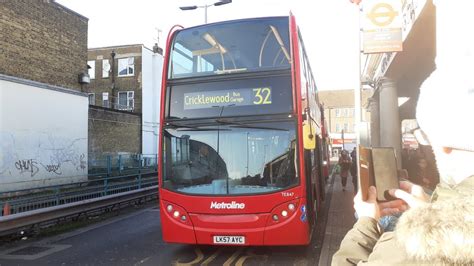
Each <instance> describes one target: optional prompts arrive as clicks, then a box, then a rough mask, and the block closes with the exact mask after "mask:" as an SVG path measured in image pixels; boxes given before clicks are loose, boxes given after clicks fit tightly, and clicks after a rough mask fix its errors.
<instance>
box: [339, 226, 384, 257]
mask: <svg viewBox="0 0 474 266" xmlns="http://www.w3.org/2000/svg"><path fill="white" fill-rule="evenodd" d="M381 235H382V232H380V231H379V228H378V226H377V221H376V220H375V219H374V218H371V217H361V218H360V219H359V220H358V221H357V222H356V223H355V224H354V227H353V228H352V229H351V230H350V231H349V232H347V234H346V236H345V237H344V239H343V240H342V242H341V246H340V248H339V250H338V251H337V252H336V253H335V254H334V255H333V257H332V262H331V265H356V264H357V263H359V262H360V261H367V260H368V258H369V255H370V253H372V250H373V249H374V246H375V244H376V243H377V241H378V240H379V238H380V236H381Z"/></svg>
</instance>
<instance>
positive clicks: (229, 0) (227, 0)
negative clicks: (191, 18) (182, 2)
mask: <svg viewBox="0 0 474 266" xmlns="http://www.w3.org/2000/svg"><path fill="white" fill-rule="evenodd" d="M230 3H232V0H219V1H218V2H215V3H214V4H207V5H202V6H196V5H194V6H180V7H179V9H181V10H183V11H186V10H194V9H198V8H204V23H205V24H207V8H208V7H210V6H222V5H225V4H230Z"/></svg>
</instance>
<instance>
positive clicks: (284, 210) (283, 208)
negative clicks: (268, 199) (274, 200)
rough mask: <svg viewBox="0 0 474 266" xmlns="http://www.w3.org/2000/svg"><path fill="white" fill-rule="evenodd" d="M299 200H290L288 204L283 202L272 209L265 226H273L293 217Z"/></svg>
mask: <svg viewBox="0 0 474 266" xmlns="http://www.w3.org/2000/svg"><path fill="white" fill-rule="evenodd" d="M298 202H299V200H298V199H296V200H292V201H289V202H285V203H283V204H280V205H278V206H276V207H275V208H273V210H272V212H271V214H270V216H271V219H269V220H268V222H267V226H269V225H273V224H276V223H281V222H284V221H286V220H287V219H290V218H291V217H294V216H295V214H296V211H297V208H298Z"/></svg>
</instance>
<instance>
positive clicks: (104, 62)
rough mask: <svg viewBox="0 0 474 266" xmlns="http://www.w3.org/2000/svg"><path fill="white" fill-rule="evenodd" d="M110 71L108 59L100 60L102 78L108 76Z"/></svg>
mask: <svg viewBox="0 0 474 266" xmlns="http://www.w3.org/2000/svg"><path fill="white" fill-rule="evenodd" d="M109 73H110V62H109V59H104V60H102V78H108V77H109Z"/></svg>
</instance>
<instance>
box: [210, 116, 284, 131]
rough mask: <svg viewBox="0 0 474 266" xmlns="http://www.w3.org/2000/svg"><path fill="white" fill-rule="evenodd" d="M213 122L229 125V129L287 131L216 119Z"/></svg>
mask: <svg viewBox="0 0 474 266" xmlns="http://www.w3.org/2000/svg"><path fill="white" fill-rule="evenodd" d="M215 121H216V122H217V123H220V124H223V125H230V127H234V128H253V129H267V130H278V131H289V130H288V129H283V128H277V127H262V126H254V125H249V124H245V123H240V122H231V121H228V120H224V119H216V120H215Z"/></svg>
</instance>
